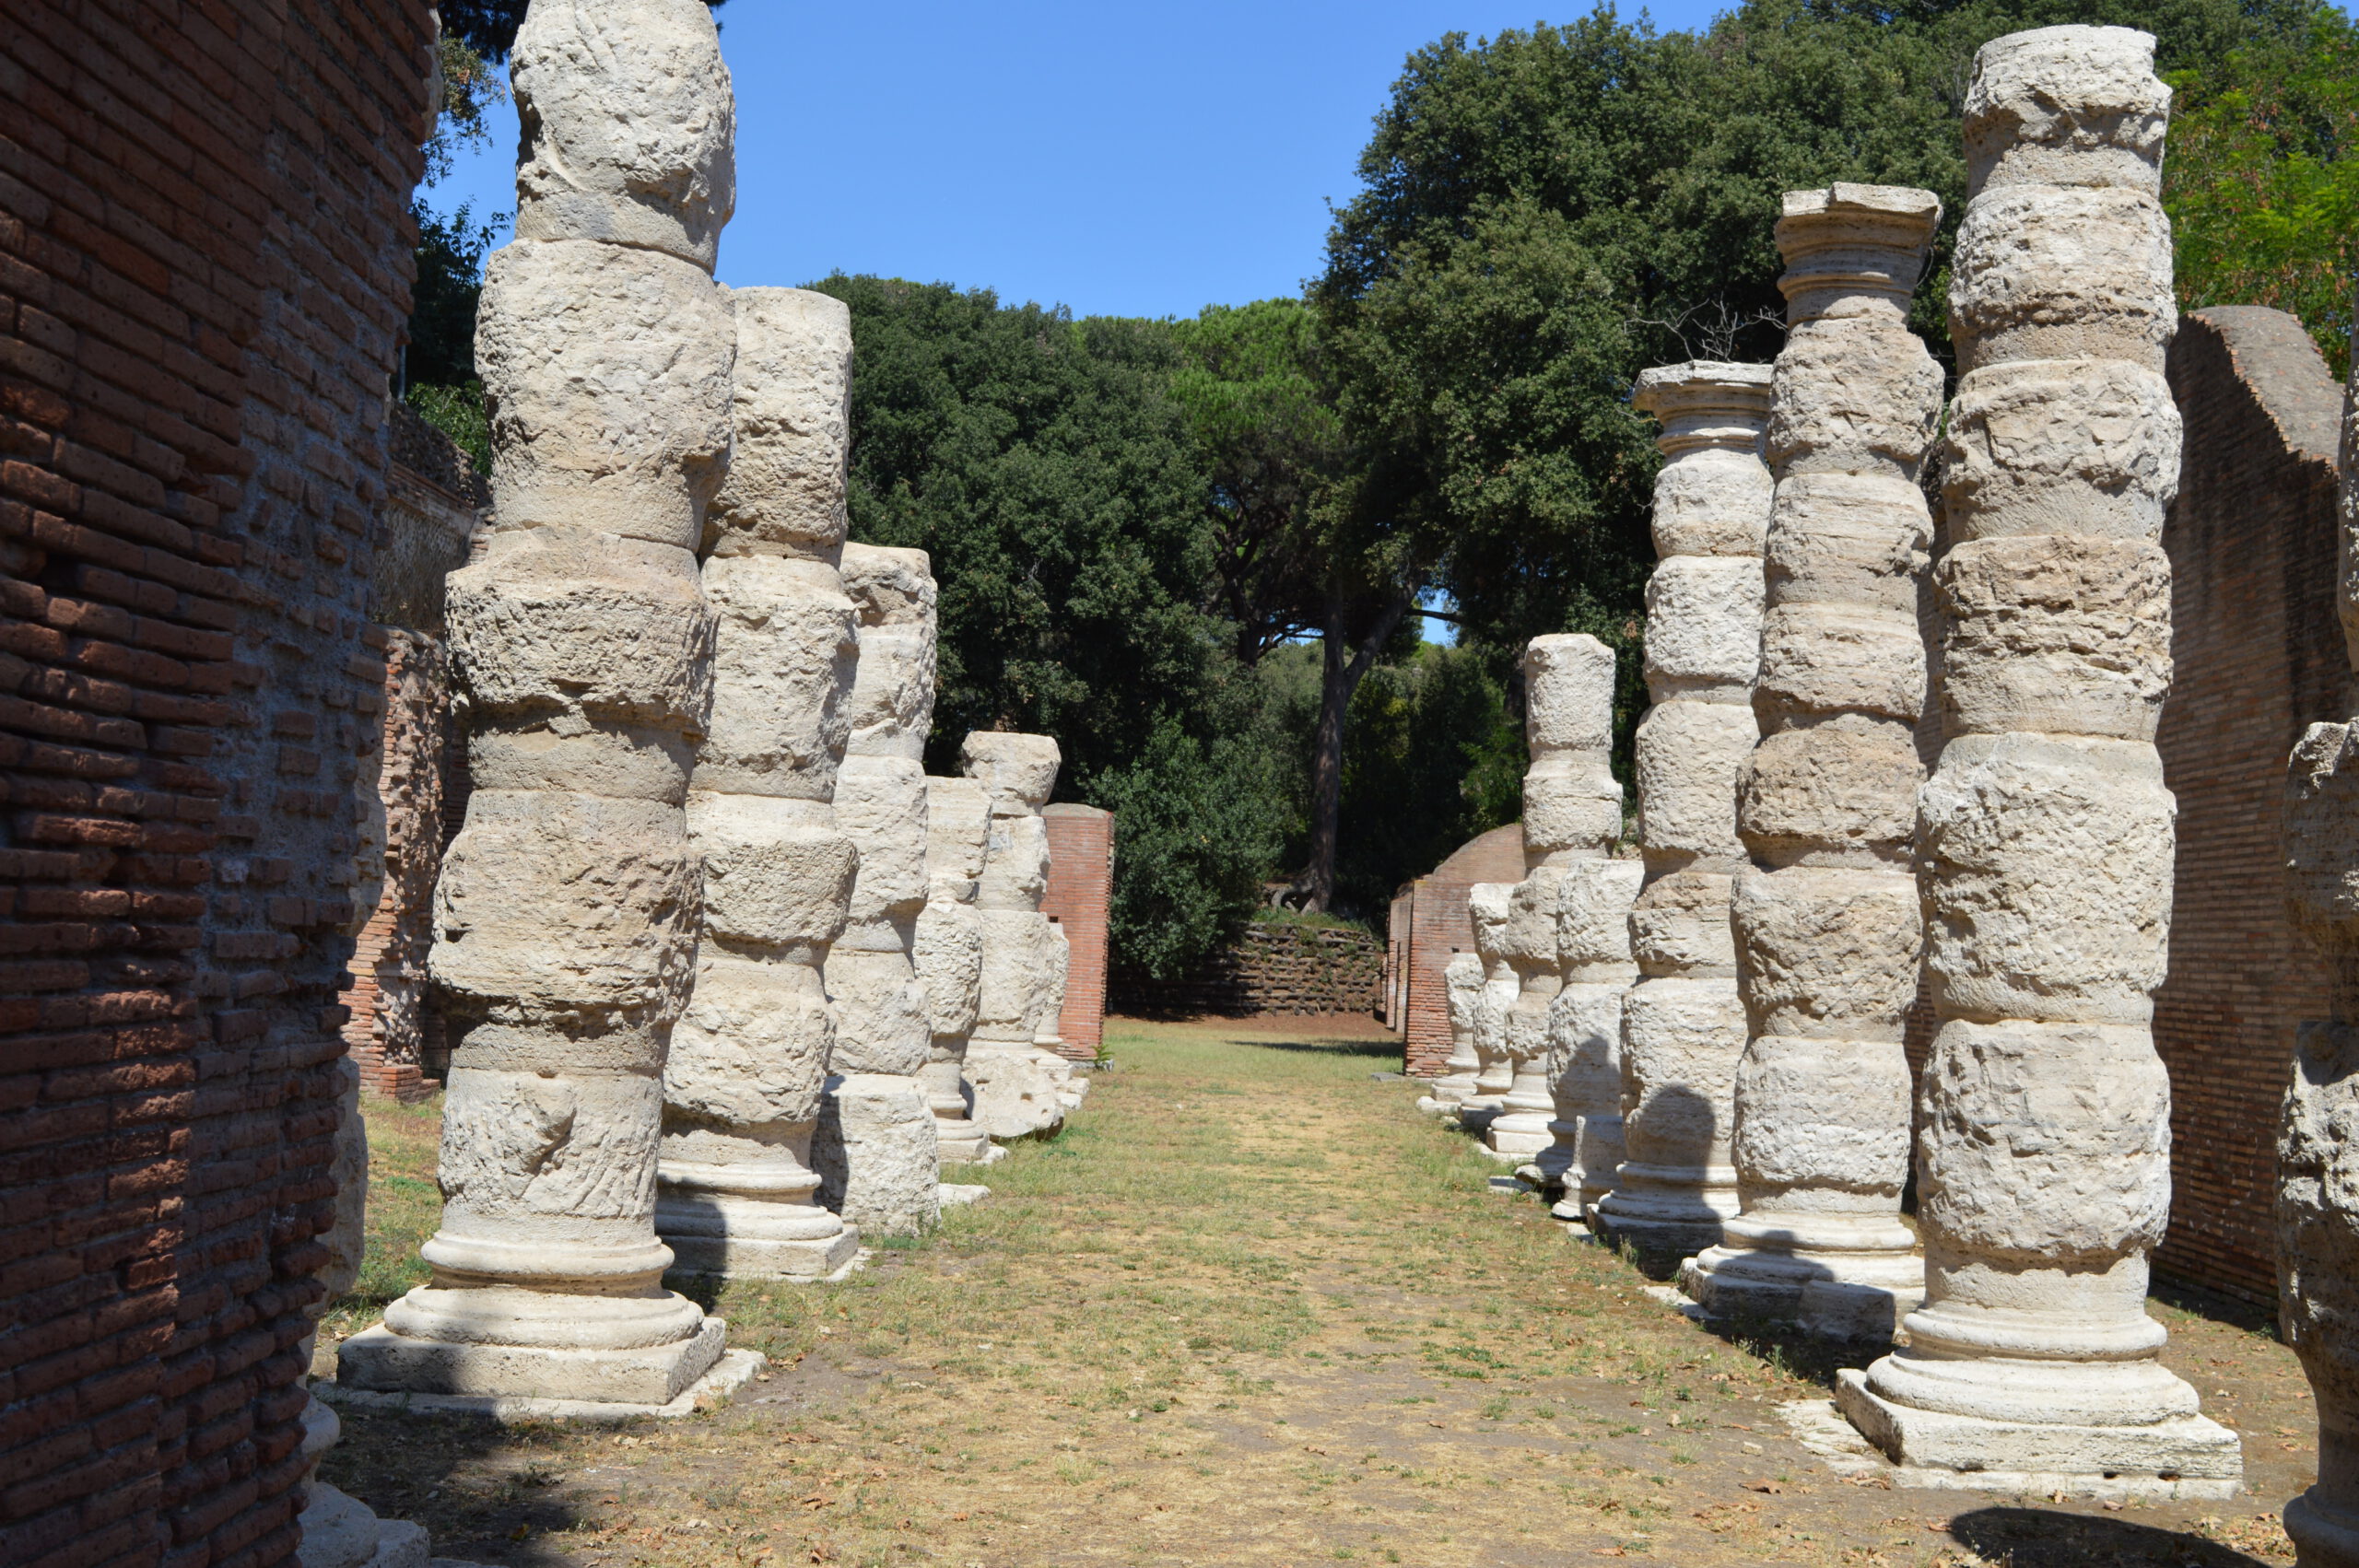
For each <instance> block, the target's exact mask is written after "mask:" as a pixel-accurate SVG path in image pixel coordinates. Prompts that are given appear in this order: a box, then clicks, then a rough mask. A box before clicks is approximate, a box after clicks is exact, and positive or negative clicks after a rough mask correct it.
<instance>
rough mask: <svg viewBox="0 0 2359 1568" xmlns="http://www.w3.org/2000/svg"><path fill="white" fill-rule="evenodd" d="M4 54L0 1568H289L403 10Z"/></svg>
mask: <svg viewBox="0 0 2359 1568" xmlns="http://www.w3.org/2000/svg"><path fill="white" fill-rule="evenodd" d="M6 17H7V20H6V25H5V26H0V598H4V599H5V604H0V609H5V613H6V616H5V622H0V786H5V788H6V811H5V813H4V814H0V858H4V859H5V861H6V877H5V879H0V898H5V899H6V916H5V923H0V932H5V940H6V945H7V951H6V954H0V1031H5V1035H6V1044H5V1048H4V1049H0V1163H4V1164H0V1182H5V1185H6V1190H7V1192H8V1194H9V1203H8V1205H7V1208H6V1214H5V1216H0V1333H4V1334H5V1335H6V1352H5V1353H4V1354H0V1411H5V1413H0V1562H6V1563H8V1564H9V1565H10V1568H30V1565H35V1564H38V1565H41V1568H66V1565H69V1564H71V1565H101V1564H104V1565H113V1564H123V1565H130V1564H162V1565H167V1568H272V1565H275V1564H278V1563H282V1562H289V1561H291V1560H292V1557H293V1553H294V1551H295V1547H296V1542H297V1537H298V1530H297V1527H296V1524H295V1503H296V1497H295V1494H294V1492H293V1490H292V1489H293V1488H294V1486H295V1484H296V1482H297V1481H298V1480H299V1477H300V1474H301V1470H302V1460H301V1457H300V1455H299V1451H298V1445H299V1442H300V1439H301V1435H302V1433H301V1428H300V1425H299V1414H300V1412H301V1410H302V1409H303V1405H304V1400H305V1395H304V1393H303V1390H302V1387H301V1386H300V1381H299V1379H300V1377H301V1375H302V1373H303V1371H304V1361H303V1352H302V1347H303V1344H304V1341H305V1339H306V1336H307V1335H308V1334H309V1332H310V1318H309V1310H308V1309H309V1308H310V1307H311V1305H313V1304H314V1303H315V1302H316V1301H317V1300H318V1298H319V1295H320V1286H319V1284H318V1283H317V1281H316V1280H315V1278H314V1274H315V1271H316V1270H318V1269H319V1268H320V1266H321V1265H322V1264H323V1262H324V1261H325V1258H326V1254H325V1249H324V1248H323V1246H321V1245H320V1244H319V1243H318V1241H317V1240H316V1239H315V1237H316V1236H317V1235H319V1233H320V1232H321V1231H322V1230H323V1229H324V1228H325V1227H326V1225H327V1224H328V1223H329V1221H330V1218H331V1213H332V1202H333V1197H334V1184H333V1182H332V1180H331V1179H330V1176H329V1174H328V1173H329V1169H330V1162H331V1160H332V1157H333V1152H334V1151H333V1140H334V1129H335V1126H336V1119H337V1114H338V1113H337V1108H336V1102H335V1090H336V1085H337V1073H338V1071H339V1069H338V1066H337V1058H339V1057H340V1056H341V1055H342V1054H343V1050H344V1043H343V1041H342V1039H341V1038H340V1036H339V1030H340V1028H341V1026H342V1024H343V1023H344V1016H343V1012H342V1009H341V1008H340V1007H339V1006H338V1004H337V1001H336V996H337V992H338V990H339V989H340V987H341V986H342V984H343V982H344V972H345V966H346V961H347V959H348V957H349V955H350V954H351V952H352V930H353V928H354V926H355V925H356V923H357V921H356V919H355V910H354V907H353V906H354V889H355V883H356V880H357V878H358V876H359V875H361V874H362V872H363V870H364V868H363V866H362V865H361V863H360V862H361V861H362V860H364V859H365V855H364V849H365V847H364V845H363V844H362V842H361V838H360V828H361V826H362V822H361V817H362V813H361V810H360V803H361V802H362V801H363V799H364V798H365V797H366V796H367V794H368V793H369V792H370V790H372V788H373V786H374V784H375V782H376V778H377V761H378V759H377V749H378V744H379V731H380V720H381V708H382V703H383V698H382V695H381V694H382V688H383V685H384V681H385V674H386V671H385V661H384V654H385V651H386V648H385V641H384V638H382V637H381V635H380V634H379V633H378V632H376V631H375V630H374V628H373V627H372V626H371V624H370V616H369V614H367V595H368V588H369V579H370V564H371V555H372V551H373V547H374V538H375V533H376V531H377V527H378V520H379V518H380V515H381V512H382V510H383V509H384V506H385V502H386V498H387V497H386V471H387V462H388V459H387V451H386V436H385V429H384V421H385V406H386V391H387V382H388V378H389V376H390V374H391V372H392V369H393V364H394V359H395V354H396V345H397V342H398V334H399V333H400V332H401V330H402V325H403V322H404V321H405V319H406V316H407V313H408V299H409V267H410V253H411V248H412V246H413V244H414V242H415V235H414V231H413V229H412V227H411V224H410V220H409V216H408V198H409V193H410V192H411V190H412V188H413V187H414V185H415V183H416V181H417V175H418V172H419V162H420V160H419V156H418V151H417V148H418V144H419V141H420V139H421V136H422V134H423V132H424V130H425V115H426V107H427V105H426V94H425V83H426V79H427V76H428V69H429V66H430V64H431V61H430V45H429V39H430V36H431V32H430V29H431V17H430V13H429V11H428V7H427V6H426V5H425V4H424V3H423V0H211V3H208V4H203V5H199V4H194V3H192V0H74V3H71V4H67V3H65V0H9V4H8V6H7V11H6Z"/></svg>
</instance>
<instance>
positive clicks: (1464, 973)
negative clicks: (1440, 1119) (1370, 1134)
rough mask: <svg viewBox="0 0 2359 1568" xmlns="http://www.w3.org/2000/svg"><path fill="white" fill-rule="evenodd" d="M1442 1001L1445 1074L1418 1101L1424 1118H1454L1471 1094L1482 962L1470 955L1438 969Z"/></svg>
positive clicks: (1479, 1067) (1475, 1069)
mask: <svg viewBox="0 0 2359 1568" xmlns="http://www.w3.org/2000/svg"><path fill="white" fill-rule="evenodd" d="M1441 978H1442V995H1443V1000H1444V1002H1445V1003H1446V1004H1447V1005H1448V1007H1449V1059H1447V1060H1446V1061H1444V1062H1443V1063H1442V1066H1443V1068H1444V1069H1445V1071H1443V1073H1442V1075H1441V1076H1440V1077H1439V1078H1437V1079H1435V1080H1434V1081H1433V1082H1432V1084H1431V1085H1430V1086H1428V1088H1427V1089H1426V1093H1425V1094H1422V1095H1420V1096H1419V1097H1418V1100H1417V1108H1418V1109H1419V1110H1421V1111H1424V1112H1425V1113H1426V1115H1428V1116H1446V1117H1455V1116H1456V1115H1457V1114H1458V1107H1459V1106H1461V1105H1463V1104H1465V1103H1466V1097H1467V1096H1468V1095H1469V1094H1473V1093H1474V1075H1475V1074H1476V1073H1477V1072H1478V1071H1481V1070H1482V1066H1483V1063H1482V1060H1481V1059H1480V1058H1478V1057H1476V1056H1475V1054H1474V1013H1475V1010H1476V1008H1477V1007H1478V1006H1479V1005H1480V1004H1481V1002H1482V998H1483V960H1482V959H1481V958H1479V957H1477V956H1475V955H1474V954H1472V953H1460V954H1452V955H1451V957H1450V960H1449V963H1448V964H1446V965H1443V966H1442V972H1441Z"/></svg>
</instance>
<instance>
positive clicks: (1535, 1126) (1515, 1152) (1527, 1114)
mask: <svg viewBox="0 0 2359 1568" xmlns="http://www.w3.org/2000/svg"><path fill="white" fill-rule="evenodd" d="M1555 1141H1556V1138H1555V1134H1554V1133H1552V1132H1550V1131H1549V1130H1548V1118H1547V1117H1546V1116H1544V1115H1543V1114H1541V1113H1540V1112H1537V1111H1526V1110H1517V1109H1509V1110H1508V1112H1507V1113H1506V1114H1504V1115H1502V1116H1499V1117H1495V1118H1494V1119H1493V1120H1492V1122H1491V1125H1490V1126H1488V1127H1486V1128H1485V1129H1483V1142H1484V1144H1485V1146H1486V1147H1487V1148H1488V1149H1489V1150H1490V1151H1491V1153H1493V1154H1494V1155H1496V1156H1498V1157H1500V1158H1502V1159H1509V1160H1513V1161H1516V1162H1517V1163H1519V1164H1520V1163H1521V1162H1523V1161H1525V1160H1529V1159H1530V1158H1532V1156H1533V1155H1534V1154H1537V1153H1540V1152H1541V1151H1542V1150H1543V1149H1545V1148H1547V1147H1548V1146H1549V1145H1550V1144H1552V1143H1554V1142H1555Z"/></svg>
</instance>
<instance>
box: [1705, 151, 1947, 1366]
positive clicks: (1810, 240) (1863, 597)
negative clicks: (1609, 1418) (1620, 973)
mask: <svg viewBox="0 0 2359 1568" xmlns="http://www.w3.org/2000/svg"><path fill="white" fill-rule="evenodd" d="M1941 216H1942V205H1941V203H1940V201H1939V200H1937V199H1936V198H1935V197H1934V195H1933V194H1932V193H1931V192H1930V191H1912V190H1903V189H1898V188H1895V187H1888V186H1880V185H1837V186H1835V187H1833V188H1832V189H1830V190H1824V191H1802V192H1793V193H1789V194H1788V195H1787V197H1786V203H1785V216H1784V217H1783V218H1782V219H1781V220H1780V221H1779V223H1778V248H1779V249H1780V250H1781V251H1782V252H1784V254H1785V258H1786V275H1784V276H1783V277H1782V278H1780V279H1779V280H1778V287H1780V288H1781V289H1783V290H1784V291H1785V295H1786V299H1787V305H1788V309H1787V321H1788V323H1789V330H1788V333H1787V336H1786V347H1785V350H1784V352H1783V353H1781V354H1779V355H1778V363H1777V366H1776V375H1775V380H1773V382H1772V387H1771V397H1770V415H1769V431H1768V458H1769V467H1770V472H1771V473H1772V474H1774V475H1775V476H1776V478H1777V485H1778V488H1777V495H1776V498H1775V500H1774V502H1773V503H1772V506H1771V510H1770V518H1769V535H1768V546H1767V566H1768V612H1767V614H1766V618H1765V620H1764V622H1763V626H1762V638H1761V674H1760V678H1759V680H1758V681H1757V682H1756V683H1755V686H1754V693H1753V707H1754V714H1755V718H1756V719H1758V720H1760V721H1761V729H1762V734H1763V737H1764V738H1763V740H1762V742H1761V743H1760V745H1759V746H1757V747H1756V748H1755V751H1754V754H1753V757H1752V761H1751V762H1750V764H1749V765H1748V766H1747V767H1746V769H1745V771H1744V774H1743V778H1742V780H1741V784H1740V792H1739V804H1738V810H1737V831H1738V834H1739V836H1740V837H1743V840H1744V844H1745V848H1746V849H1747V850H1748V851H1750V852H1751V854H1752V857H1753V864H1752V866H1751V868H1750V869H1748V870H1745V871H1743V872H1740V873H1739V874H1738V877H1737V882H1736V893H1735V903H1734V907H1733V909H1732V911H1731V912H1732V915H1733V918H1734V921H1735V930H1736V942H1737V967H1738V976H1739V980H1740V982H1741V989H1742V990H1743V996H1744V1002H1745V1012H1746V1016H1747V1019H1748V1022H1749V1028H1750V1033H1751V1038H1750V1040H1749V1042H1748V1043H1747V1045H1746V1047H1745V1051H1744V1059H1743V1062H1742V1063H1741V1064H1740V1065H1739V1068H1738V1070H1737V1080H1736V1106H1735V1110H1736V1137H1735V1140H1734V1146H1733V1152H1734V1155H1735V1161H1736V1170H1737V1188H1738V1195H1739V1198H1740V1200H1741V1201H1742V1203H1743V1211H1742V1212H1741V1213H1739V1214H1738V1216H1737V1217H1736V1218H1735V1219H1732V1220H1731V1221H1729V1222H1728V1223H1727V1225H1726V1226H1725V1227H1724V1240H1723V1242H1722V1244H1721V1245H1720V1246H1716V1247H1711V1248H1709V1249H1708V1250H1706V1251H1705V1252H1704V1253H1702V1254H1701V1255H1699V1256H1697V1257H1696V1258H1691V1259H1689V1260H1688V1262H1687V1264H1686V1266H1685V1267H1684V1269H1683V1270H1681V1272H1680V1282H1681V1284H1682V1286H1683V1287H1684V1289H1685V1290H1686V1292H1687V1293H1688V1294H1689V1295H1691V1296H1693V1297H1694V1298H1695V1299H1696V1302H1698V1303H1699V1304H1700V1305H1703V1306H1704V1307H1705V1309H1706V1310H1707V1311H1708V1312H1711V1313H1713V1314H1715V1315H1721V1316H1746V1317H1757V1318H1766V1319H1772V1320H1778V1321H1784V1322H1794V1323H1799V1324H1800V1325H1801V1326H1802V1328H1805V1329H1806V1330H1808V1331H1810V1332H1813V1333H1818V1334H1823V1335H1826V1336H1829V1337H1832V1338H1839V1339H1857V1340H1889V1339H1890V1338H1891V1337H1892V1331H1893V1328H1894V1327H1895V1325H1896V1324H1897V1323H1898V1321H1899V1318H1900V1315H1901V1314H1902V1313H1905V1312H1907V1310H1909V1309H1910V1308H1911V1307H1913V1306H1915V1305H1917V1303H1918V1302H1919V1300H1921V1299H1922V1298H1923V1295H1924V1264H1923V1262H1922V1260H1921V1259H1920V1258H1919V1257H1918V1256H1917V1251H1916V1246H1917V1239H1916V1237H1915V1236H1914V1235H1911V1234H1910V1232H1909V1230H1908V1227H1907V1226H1906V1225H1904V1224H1902V1223H1901V1222H1900V1192H1901V1188H1902V1187H1903V1186H1904V1185H1905V1184H1906V1183H1907V1177H1908V1145H1909V1122H1908V1062H1907V1057H1906V1056H1905V1055H1904V1054H1903V1051H1902V1047H1901V1036H1902V1034H1903V1032H1904V1030H1905V1028H1906V1026H1907V1015H1908V1009H1909V1007H1910V1005H1911V1004H1912V1003H1914V1002H1915V1000H1917V979H1918V970H1919V958H1920V954H1921V949H1922V946H1923V940H1922V936H1923V920H1922V919H1921V917H1920V916H1919V913H1918V908H1917V877H1916V872H1915V869H1914V867H1913V866H1912V865H1911V863H1910V853H1911V850H1912V848H1913V839H1914V833H1915V825H1916V822H1915V818H1916V807H1917V789H1918V786H1919V784H1920V783H1921V782H1922V781H1923V777H1924V775H1923V769H1922V767H1921V766H1919V762H1918V756H1917V741H1916V731H1917V724H1918V720H1919V718H1920V717H1921V715H1922V712H1923V708H1924V701H1925V649H1924V640H1923V637H1922V634H1921V633H1920V631H1919V625H1918V611H1919V597H1920V595H1921V594H1922V592H1923V591H1924V586H1925V570H1926V566H1927V563H1928V560H1929V557H1928V556H1927V554H1926V552H1927V548H1928V546H1929V545H1930V544H1931V540H1932V520H1931V513H1930V512H1929V510H1928V509H1927V507H1926V504H1925V497H1924V492H1923V491H1922V490H1921V489H1919V486H1918V474H1919V470H1920V469H1921V467H1922V466H1923V463H1924V460H1925V456H1926V452H1927V451H1928V449H1929V448H1930V447H1931V443H1932V439H1933V431H1934V427H1935V425H1936V423H1937V421H1938V419H1939V416H1940V414H1941V407H1942V372H1941V368H1940V367H1939V366H1937V365H1935V364H1934V363H1933V358H1932V356H1931V355H1930V354H1928V353H1927V352H1926V351H1925V346H1924V345H1923V344H1922V343H1921V342H1919V339H1918V338H1917V336H1916V334H1915V333H1911V332H1910V331H1909V330H1908V299H1909V295H1910V294H1911V292H1912V291H1913V290H1914V289H1915V288H1916V287H1917V279H1918V275H1919V273H1920V272H1921V271H1922V269H1923V266H1924V260H1925V252H1926V248H1927V247H1928V246H1929V245H1930V244H1931V241H1932V237H1933V230H1934V228H1935V227H1936V226H1937V225H1938V224H1939V223H1940V221H1941Z"/></svg>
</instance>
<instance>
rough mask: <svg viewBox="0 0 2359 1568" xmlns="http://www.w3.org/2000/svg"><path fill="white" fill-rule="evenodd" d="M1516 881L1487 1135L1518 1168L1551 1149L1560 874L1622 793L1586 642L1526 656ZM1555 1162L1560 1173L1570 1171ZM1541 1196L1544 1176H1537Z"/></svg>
mask: <svg viewBox="0 0 2359 1568" xmlns="http://www.w3.org/2000/svg"><path fill="white" fill-rule="evenodd" d="M1523 693H1524V739H1525V743H1526V745H1527V746H1528V747H1529V748H1530V750H1531V754H1532V766H1530V767H1529V768H1528V769H1527V770H1526V771H1525V773H1524V776H1523V864H1524V879H1523V881H1521V882H1520V883H1517V884H1516V891H1515V896H1514V898H1513V900H1512V901H1511V902H1510V904H1509V908H1508V960H1509V962H1510V963H1511V964H1512V965H1514V967H1515V971H1516V978H1517V981H1518V988H1519V989H1518V991H1517V995H1516V1000H1515V1002H1514V1005H1513V1006H1512V1007H1510V1008H1509V1009H1508V1040H1507V1046H1508V1057H1509V1059H1511V1060H1512V1061H1513V1063H1514V1067H1515V1077H1514V1079H1513V1081H1512V1082H1510V1083H1509V1085H1508V1094H1507V1098H1506V1100H1505V1102H1504V1103H1503V1106H1502V1109H1501V1114H1500V1115H1499V1117H1497V1119H1496V1120H1495V1121H1493V1122H1492V1123H1491V1125H1490V1127H1489V1129H1487V1130H1486V1131H1485V1134H1484V1141H1485V1143H1486V1144H1487V1145H1488V1146H1489V1148H1490V1150H1491V1152H1492V1153H1494V1154H1496V1155H1498V1156H1499V1157H1500V1158H1502V1159H1508V1160H1513V1161H1515V1162H1517V1163H1518V1164H1521V1163H1523V1162H1526V1161H1530V1160H1532V1159H1533V1158H1534V1157H1535V1156H1538V1155H1540V1154H1541V1153H1543V1152H1545V1151H1546V1150H1548V1149H1549V1148H1550V1147H1551V1146H1552V1145H1553V1144H1554V1143H1555V1141H1556V1134H1555V1131H1554V1129H1553V1124H1554V1122H1555V1115H1556V1082H1557V1078H1558V1075H1559V1072H1560V1071H1561V1068H1560V1064H1559V1063H1558V1060H1557V1053H1556V1050H1555V1041H1554V1036H1553V1030H1552V1025H1553V1024H1554V1023H1555V1020H1556V1012H1555V1001H1556V999H1557V996H1558V994H1559V993H1560V992H1561V991H1562V989H1563V988H1564V984H1565V977H1564V974H1563V965H1562V963H1561V960H1560V959H1559V957H1558V954H1557V941H1556V925H1557V904H1558V896H1559V890H1560V887H1561V884H1562V883H1563V881H1564V878H1565V875H1566V872H1567V869H1568V868H1570V867H1572V866H1576V865H1580V864H1583V863H1585V862H1588V861H1592V860H1604V859H1605V857H1606V856H1607V855H1608V854H1609V853H1610V852H1611V851H1612V849H1613V847H1614V840H1615V839H1616V838H1619V837H1622V786H1621V785H1620V784H1618V783H1616V782H1614V769H1613V766H1612V765H1611V763H1610V762H1609V761H1608V754H1609V753H1610V752H1611V751H1612V749H1613V745H1614V650H1613V649H1610V648H1608V647H1606V646H1605V644H1603V643H1602V642H1600V641H1598V640H1597V638H1593V637H1590V636H1588V635H1586V634H1570V633H1557V634H1555V635H1553V636H1548V637H1536V638H1532V641H1531V642H1530V643H1528V644H1527V645H1525V648H1524V650H1523ZM1565 1154H1566V1159H1565V1160H1563V1161H1559V1162H1555V1169H1556V1171H1557V1172H1558V1173H1561V1172H1562V1170H1563V1168H1564V1164H1567V1163H1569V1158H1570V1154H1571V1150H1570V1149H1569V1148H1567V1150H1566V1151H1565ZM1541 1179H1542V1181H1543V1185H1547V1184H1549V1183H1548V1173H1546V1172H1544V1171H1543V1172H1542V1173H1541Z"/></svg>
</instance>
